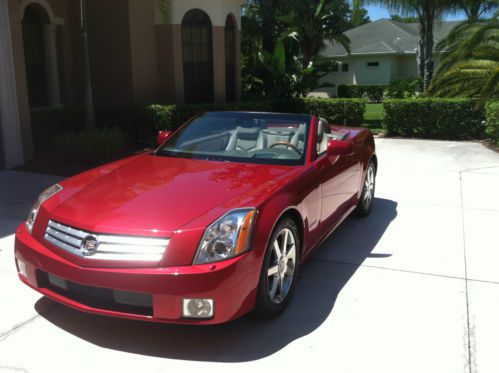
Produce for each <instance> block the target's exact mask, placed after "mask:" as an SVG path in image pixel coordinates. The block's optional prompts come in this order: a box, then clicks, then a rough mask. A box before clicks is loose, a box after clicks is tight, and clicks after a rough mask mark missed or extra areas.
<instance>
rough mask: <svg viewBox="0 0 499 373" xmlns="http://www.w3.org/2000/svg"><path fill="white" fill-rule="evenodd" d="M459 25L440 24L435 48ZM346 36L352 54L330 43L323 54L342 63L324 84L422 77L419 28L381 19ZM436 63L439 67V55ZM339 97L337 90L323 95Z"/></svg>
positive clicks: (437, 26)
mask: <svg viewBox="0 0 499 373" xmlns="http://www.w3.org/2000/svg"><path fill="white" fill-rule="evenodd" d="M459 22H460V21H452V22H437V23H436V24H435V29H434V39H435V44H436V43H438V42H439V41H440V40H442V39H444V38H445V36H446V35H447V34H448V33H449V32H450V31H451V30H452V29H453V28H454V27H455V26H456V25H457V24H459ZM345 34H346V36H347V37H348V38H349V39H350V54H348V53H347V51H346V50H345V48H343V47H342V46H341V45H340V44H338V43H332V44H331V43H330V44H328V45H327V46H326V48H325V49H324V50H323V51H322V55H323V56H325V57H331V58H334V59H336V60H338V61H339V64H338V66H337V68H336V71H334V72H332V73H330V74H328V75H327V76H326V77H325V78H324V79H323V80H324V81H326V82H328V83H331V84H334V85H339V84H354V85H359V84H389V83H390V82H391V81H392V80H395V79H402V78H413V77H417V76H418V64H417V50H418V39H419V24H417V23H401V22H396V21H393V20H388V19H381V20H378V21H376V22H372V23H367V24H365V25H362V26H359V27H356V28H354V29H351V30H349V31H347V32H346V33H345ZM434 60H435V67H436V66H437V64H438V55H435V56H434ZM318 94H319V95H320V93H318ZM335 94H336V90H335V89H334V88H333V89H329V90H324V91H323V92H322V95H324V96H325V95H329V96H331V95H335Z"/></svg>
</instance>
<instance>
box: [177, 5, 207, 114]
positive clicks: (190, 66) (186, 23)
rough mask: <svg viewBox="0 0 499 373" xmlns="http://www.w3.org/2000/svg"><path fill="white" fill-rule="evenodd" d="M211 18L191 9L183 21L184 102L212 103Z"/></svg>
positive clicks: (200, 11)
mask: <svg viewBox="0 0 499 373" xmlns="http://www.w3.org/2000/svg"><path fill="white" fill-rule="evenodd" d="M212 45H213V44H212V31H211V21H210V17H208V15H207V14H206V13H205V12H203V11H202V10H199V9H192V10H189V11H188V12H187V13H186V14H185V16H184V19H183V20H182V56H183V62H184V63H183V65H184V95H185V102H186V103H187V104H189V103H199V102H213V51H212Z"/></svg>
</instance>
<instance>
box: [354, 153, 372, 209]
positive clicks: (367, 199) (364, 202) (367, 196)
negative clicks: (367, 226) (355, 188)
mask: <svg viewBox="0 0 499 373" xmlns="http://www.w3.org/2000/svg"><path fill="white" fill-rule="evenodd" d="M375 187H376V166H375V165H374V162H372V161H371V162H369V165H368V166H367V172H366V178H365V180H364V186H363V188H362V194H361V195H360V200H359V203H358V205H357V209H356V210H355V213H356V214H357V215H358V216H362V217H363V216H367V215H369V213H370V212H371V210H372V207H373V201H374V190H375Z"/></svg>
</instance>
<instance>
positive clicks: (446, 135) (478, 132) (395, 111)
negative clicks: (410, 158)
mask: <svg viewBox="0 0 499 373" xmlns="http://www.w3.org/2000/svg"><path fill="white" fill-rule="evenodd" d="M383 108H384V112H385V114H384V118H383V128H384V129H385V130H386V132H387V135H390V136H404V137H419V138H431V139H446V140H464V139H482V138H484V135H485V125H484V120H485V110H483V109H477V107H476V101H475V100H473V99H442V98H440V99H437V98H431V99H426V98H425V99H402V100H398V99H390V100H385V101H384V103H383Z"/></svg>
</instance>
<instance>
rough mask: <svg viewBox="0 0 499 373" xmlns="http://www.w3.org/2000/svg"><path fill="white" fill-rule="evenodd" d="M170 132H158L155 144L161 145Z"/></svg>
mask: <svg viewBox="0 0 499 373" xmlns="http://www.w3.org/2000/svg"><path fill="white" fill-rule="evenodd" d="M170 134H171V132H170V131H159V132H158V137H156V142H157V143H158V145H161V144H163V143H164V142H165V141H166V139H167V138H168V137H169V136H170Z"/></svg>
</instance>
